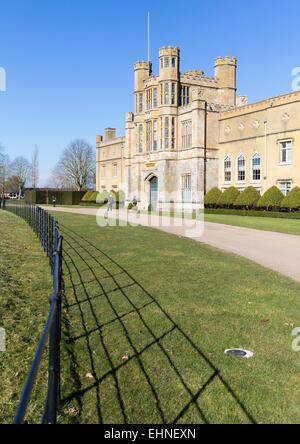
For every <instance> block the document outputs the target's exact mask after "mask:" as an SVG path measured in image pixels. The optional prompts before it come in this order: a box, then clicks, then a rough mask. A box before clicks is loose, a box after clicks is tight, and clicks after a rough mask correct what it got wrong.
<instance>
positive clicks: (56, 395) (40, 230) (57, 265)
mask: <svg viewBox="0 0 300 444" xmlns="http://www.w3.org/2000/svg"><path fill="white" fill-rule="evenodd" d="M2 208H3V209H4V210H7V211H10V212H11V213H14V214H16V215H17V216H20V217H21V218H22V219H24V220H25V221H26V222H27V223H28V224H29V225H30V227H31V228H32V229H33V231H34V232H35V234H36V236H37V237H38V238H39V239H40V241H41V244H42V245H43V247H44V250H45V253H46V254H47V256H48V258H49V265H50V267H51V273H52V275H53V287H54V291H53V294H52V295H51V296H50V298H49V302H50V312H49V316H48V319H47V322H46V326H45V329H44V331H43V335H42V338H41V340H40V343H39V346H38V349H37V352H36V355H35V358H34V361H33V363H32V366H31V369H30V372H29V375H28V378H27V381H26V384H25V388H24V391H23V395H22V398H21V401H20V404H19V408H18V411H17V413H16V416H15V419H14V424H22V423H24V420H25V415H26V410H27V406H28V403H29V401H30V396H31V392H32V389H33V386H34V383H35V379H36V375H37V372H38V369H39V365H40V361H41V358H42V355H43V351H44V349H45V346H46V343H47V339H48V336H49V371H48V393H47V398H46V401H45V406H44V413H43V417H42V421H41V422H42V424H56V418H57V409H58V407H59V404H60V338H61V290H62V242H63V238H62V236H61V234H60V231H59V227H58V223H57V222H56V220H55V219H54V218H53V217H52V216H51V215H50V214H49V213H47V212H46V211H45V210H43V209H42V208H40V207H38V206H36V205H34V204H30V203H28V202H24V201H16V200H3V202H2Z"/></svg>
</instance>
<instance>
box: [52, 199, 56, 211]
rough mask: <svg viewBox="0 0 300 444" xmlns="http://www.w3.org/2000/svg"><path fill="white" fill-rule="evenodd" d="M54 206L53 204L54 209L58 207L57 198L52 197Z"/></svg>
mask: <svg viewBox="0 0 300 444" xmlns="http://www.w3.org/2000/svg"><path fill="white" fill-rule="evenodd" d="M52 204H53V207H54V208H55V206H56V197H55V196H52Z"/></svg>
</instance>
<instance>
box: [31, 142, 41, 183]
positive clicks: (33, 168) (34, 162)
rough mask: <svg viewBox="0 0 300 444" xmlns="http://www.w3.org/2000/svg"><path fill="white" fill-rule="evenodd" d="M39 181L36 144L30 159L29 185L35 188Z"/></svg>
mask: <svg viewBox="0 0 300 444" xmlns="http://www.w3.org/2000/svg"><path fill="white" fill-rule="evenodd" d="M38 181H39V149H38V147H37V145H35V147H34V151H33V154H32V161H31V186H32V188H34V189H35V188H37V185H38Z"/></svg>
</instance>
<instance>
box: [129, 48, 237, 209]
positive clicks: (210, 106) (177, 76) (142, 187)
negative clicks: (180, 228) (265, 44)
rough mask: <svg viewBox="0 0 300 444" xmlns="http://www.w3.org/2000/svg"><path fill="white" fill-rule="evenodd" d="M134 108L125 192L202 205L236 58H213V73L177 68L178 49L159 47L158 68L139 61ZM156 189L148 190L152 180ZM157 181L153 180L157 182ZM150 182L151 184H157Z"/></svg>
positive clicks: (178, 205) (162, 202)
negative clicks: (213, 74)
mask: <svg viewBox="0 0 300 444" xmlns="http://www.w3.org/2000/svg"><path fill="white" fill-rule="evenodd" d="M134 73H135V88H134V96H135V114H133V113H128V114H127V116H126V143H125V193H126V196H127V203H129V202H130V201H131V200H132V199H133V198H134V197H136V198H137V200H138V201H139V206H140V207H141V208H145V209H146V208H147V207H148V205H149V204H151V205H152V207H154V208H156V209H161V210H168V209H170V208H171V209H175V210H176V209H177V210H193V209H198V208H201V206H202V204H203V196H204V193H205V190H206V189H208V188H209V187H211V186H213V185H214V184H215V183H217V181H218V155H217V150H218V116H219V113H220V112H221V111H225V110H230V109H233V108H234V106H235V100H236V98H235V95H236V59H234V58H233V59H231V58H230V57H226V58H225V59H221V58H217V59H216V60H215V77H213V78H210V77H205V76H204V74H203V72H202V71H200V72H198V71H196V70H194V71H187V72H185V73H181V72H180V51H179V49H178V48H174V47H172V46H169V47H168V48H166V47H163V48H161V49H160V50H159V74H158V75H157V76H155V75H153V74H152V67H151V64H149V63H147V62H137V63H135V65H134ZM153 178H155V180H156V179H157V180H156V182H157V184H158V185H157V192H156V189H154V193H153V192H152V191H153V190H152V181H153ZM155 187H156V185H155ZM155 187H154V188H155Z"/></svg>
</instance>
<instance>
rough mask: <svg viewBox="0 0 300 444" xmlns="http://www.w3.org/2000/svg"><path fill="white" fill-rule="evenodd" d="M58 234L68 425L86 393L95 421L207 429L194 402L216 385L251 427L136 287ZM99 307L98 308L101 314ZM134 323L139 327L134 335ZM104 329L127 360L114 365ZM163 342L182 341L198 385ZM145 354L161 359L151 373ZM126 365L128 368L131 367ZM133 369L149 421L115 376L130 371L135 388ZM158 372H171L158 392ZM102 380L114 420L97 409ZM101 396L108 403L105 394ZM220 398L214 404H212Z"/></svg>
mask: <svg viewBox="0 0 300 444" xmlns="http://www.w3.org/2000/svg"><path fill="white" fill-rule="evenodd" d="M61 229H62V231H63V235H64V255H63V257H64V302H65V306H64V307H63V308H64V335H65V340H66V343H67V350H68V354H69V356H68V357H69V359H70V361H71V367H70V371H71V377H72V390H71V391H70V393H68V394H67V395H66V396H65V398H64V399H63V405H68V404H69V403H70V402H72V401H74V400H75V401H76V403H77V409H78V411H77V415H76V416H75V417H74V418H73V422H80V421H81V420H82V419H83V420H85V413H84V412H83V409H84V407H83V406H84V402H83V398H85V397H86V396H87V395H89V394H90V393H91V392H92V391H93V393H94V396H93V401H92V402H93V408H94V410H95V412H97V416H98V422H99V423H100V424H101V423H108V422H109V423H116V422H123V423H124V424H127V423H139V422H140V421H143V422H144V423H146V422H148V421H149V422H150V423H162V424H176V423H180V422H185V423H194V422H195V418H197V420H196V421H197V422H199V423H206V424H208V423H210V422H211V420H210V416H211V415H210V414H209V413H207V412H206V411H205V410H206V400H204V401H203V403H202V404H201V400H202V397H203V395H204V394H205V393H206V391H207V390H208V389H209V388H210V387H211V385H212V384H218V385H219V386H221V388H222V390H224V392H226V395H227V396H229V397H230V399H231V404H234V406H235V408H236V409H237V410H238V413H237V417H239V420H240V421H242V422H248V423H255V422H256V421H255V419H254V418H253V417H252V416H251V414H250V413H249V412H248V410H247V408H246V407H245V406H244V405H243V403H242V402H241V401H240V400H239V398H238V396H237V395H236V394H235V392H234V391H233V390H232V388H231V387H230V385H229V384H228V383H227V382H226V381H225V380H224V378H223V377H222V375H221V374H220V372H219V370H218V368H216V367H215V365H214V364H213V363H212V362H211V360H210V359H209V358H208V357H207V356H206V354H204V353H203V352H202V351H201V350H200V349H199V347H198V346H197V345H196V344H195V343H194V342H193V340H192V339H191V338H190V337H189V336H188V335H187V334H186V333H185V332H184V331H183V330H182V329H181V327H180V326H179V325H177V323H176V322H175V321H174V320H173V319H172V317H171V316H170V315H169V314H168V313H167V312H166V311H165V310H164V308H163V307H162V306H161V305H160V304H159V302H158V301H157V300H156V299H155V298H154V296H152V295H151V294H150V293H149V292H148V291H147V290H146V289H145V288H144V287H143V286H142V285H141V283H139V282H137V281H136V280H135V278H134V277H133V276H132V275H131V274H130V273H128V272H127V271H126V269H124V268H123V267H122V266H120V265H119V264H118V263H117V262H116V261H115V260H113V259H112V258H111V257H109V256H108V255H107V254H106V253H105V252H104V251H102V250H101V249H99V248H98V247H97V246H95V245H93V244H92V243H91V242H89V241H88V240H86V239H85V238H84V237H82V236H81V235H80V234H78V233H76V232H75V231H73V230H71V229H70V228H68V227H66V226H63V225H61ZM104 306H105V309H102V307H104ZM151 311H152V313H153V314H154V315H155V317H158V318H159V329H157V328H156V326H154V324H153V322H151V320H152V317H153V316H152V314H151ZM72 319H73V320H75V319H77V322H78V319H80V323H77V324H76V323H75V325H73V321H72ZM133 319H134V323H135V324H137V323H138V325H139V327H138V328H137V329H136V330H135V331H134V332H133V331H132V324H133V323H132V321H133ZM110 328H116V329H117V332H118V334H119V338H120V342H121V343H122V345H124V343H125V344H127V345H125V346H124V347H125V348H126V347H128V349H129V350H130V353H128V356H125V357H123V358H121V362H120V357H118V360H117V359H116V356H115V353H114V352H113V350H114V349H115V347H116V344H113V343H111V337H110V335H109V329H110ZM107 329H108V332H107ZM95 335H96V336H95ZM174 335H175V336H174ZM170 338H172V341H173V343H174V341H175V342H177V343H178V346H179V344H181V347H183V348H184V349H186V348H188V349H189V350H190V355H191V364H190V365H191V366H192V367H193V368H194V369H196V370H197V371H199V374H200V375H201V374H202V379H201V382H200V381H199V384H198V386H197V387H196V386H195V385H193V384H191V383H190V381H189V370H188V368H185V369H183V368H182V366H181V364H180V359H177V357H176V356H175V354H176V353H175V352H174V350H173V351H172V350H170V347H169V346H168V343H167V341H168V340H169V339H170ZM82 341H84V342H82ZM79 344H80V347H79ZM82 344H84V345H82ZM179 347H180V346H179ZM79 348H80V349H81V352H79ZM82 350H84V353H83V352H82ZM126 350H127V348H126ZM149 351H151V353H155V354H156V355H157V356H158V355H159V356H160V357H161V358H160V359H161V364H157V365H156V367H155V368H153V367H151V365H152V364H151V363H150V361H149V355H148V352H149ZM80 353H81V355H80ZM82 353H83V355H82ZM83 361H85V363H86V366H87V367H85V368H89V369H90V373H91V375H90V379H89V381H88V383H87V381H86V379H85V378H84V375H82V374H81V373H80V372H82V370H81V368H82V362H83ZM102 361H105V364H106V366H105V365H103V366H102V364H101V362H102ZM133 362H134V368H132V369H131V368H130V366H131V365H133ZM136 369H138V372H139V374H140V375H141V378H142V379H143V381H144V384H145V385H146V386H145V387H146V388H147V390H149V391H150V392H149V393H148V395H147V396H146V394H145V398H147V400H146V399H145V406H146V408H149V417H148V419H146V418H145V416H147V415H144V417H142V416H139V412H138V411H137V410H139V409H138V407H137V406H134V405H132V404H134V399H132V400H131V403H130V404H128V400H127V397H128V390H127V388H128V387H124V381H123V378H122V377H121V375H120V372H122V371H125V370H126V371H128V372H127V375H130V372H131V371H132V379H133V380H132V385H133V387H132V388H133V389H134V385H135V384H136V381H134V374H135V373H134V372H135V371H136ZM191 371H192V370H191ZM157 372H161V373H162V375H165V374H168V376H170V373H172V375H173V376H174V378H173V376H172V377H169V378H168V381H167V383H168V384H169V389H168V390H165V391H164V394H162V393H161V392H162V389H161V386H160V384H158V382H157V381H158V377H159V375H157ZM108 380H109V381H110V386H109V387H110V390H112V391H114V397H115V406H114V407H113V408H114V409H115V408H116V405H117V406H118V407H117V408H118V415H117V417H116V418H114V417H109V415H107V412H106V410H105V409H106V406H105V404H104V402H107V401H104V402H103V401H102V397H103V394H102V392H103V384H105V382H106V381H108ZM127 381H128V379H127ZM127 383H128V382H127ZM178 387H180V389H179V388H178ZM173 388H174V389H173ZM175 388H176V389H175ZM177 388H178V389H177ZM176 390H177V391H176ZM104 391H105V390H104ZM168 391H170V397H172V396H173V397H176V396H178V399H173V401H175V406H174V405H173V407H172V408H171V407H170V404H169V403H168V402H169V400H166V399H165V398H166V392H168ZM149 396H150V397H151V398H152V400H153V403H152V404H151V403H150V404H149V402H148V399H149ZM104 398H105V397H104ZM105 399H110V395H108V398H107V397H106V398H105ZM219 401H220V400H219V399H214V400H213V403H214V404H215V407H216V405H218V402H219ZM147 402H148V403H147ZM229 405H230V404H229ZM147 406H148V407H147ZM135 408H136V409H137V410H135ZM217 408H218V407H217ZM228 408H230V407H228ZM191 411H192V412H191ZM81 415H82V418H81ZM94 419H95V418H94Z"/></svg>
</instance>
